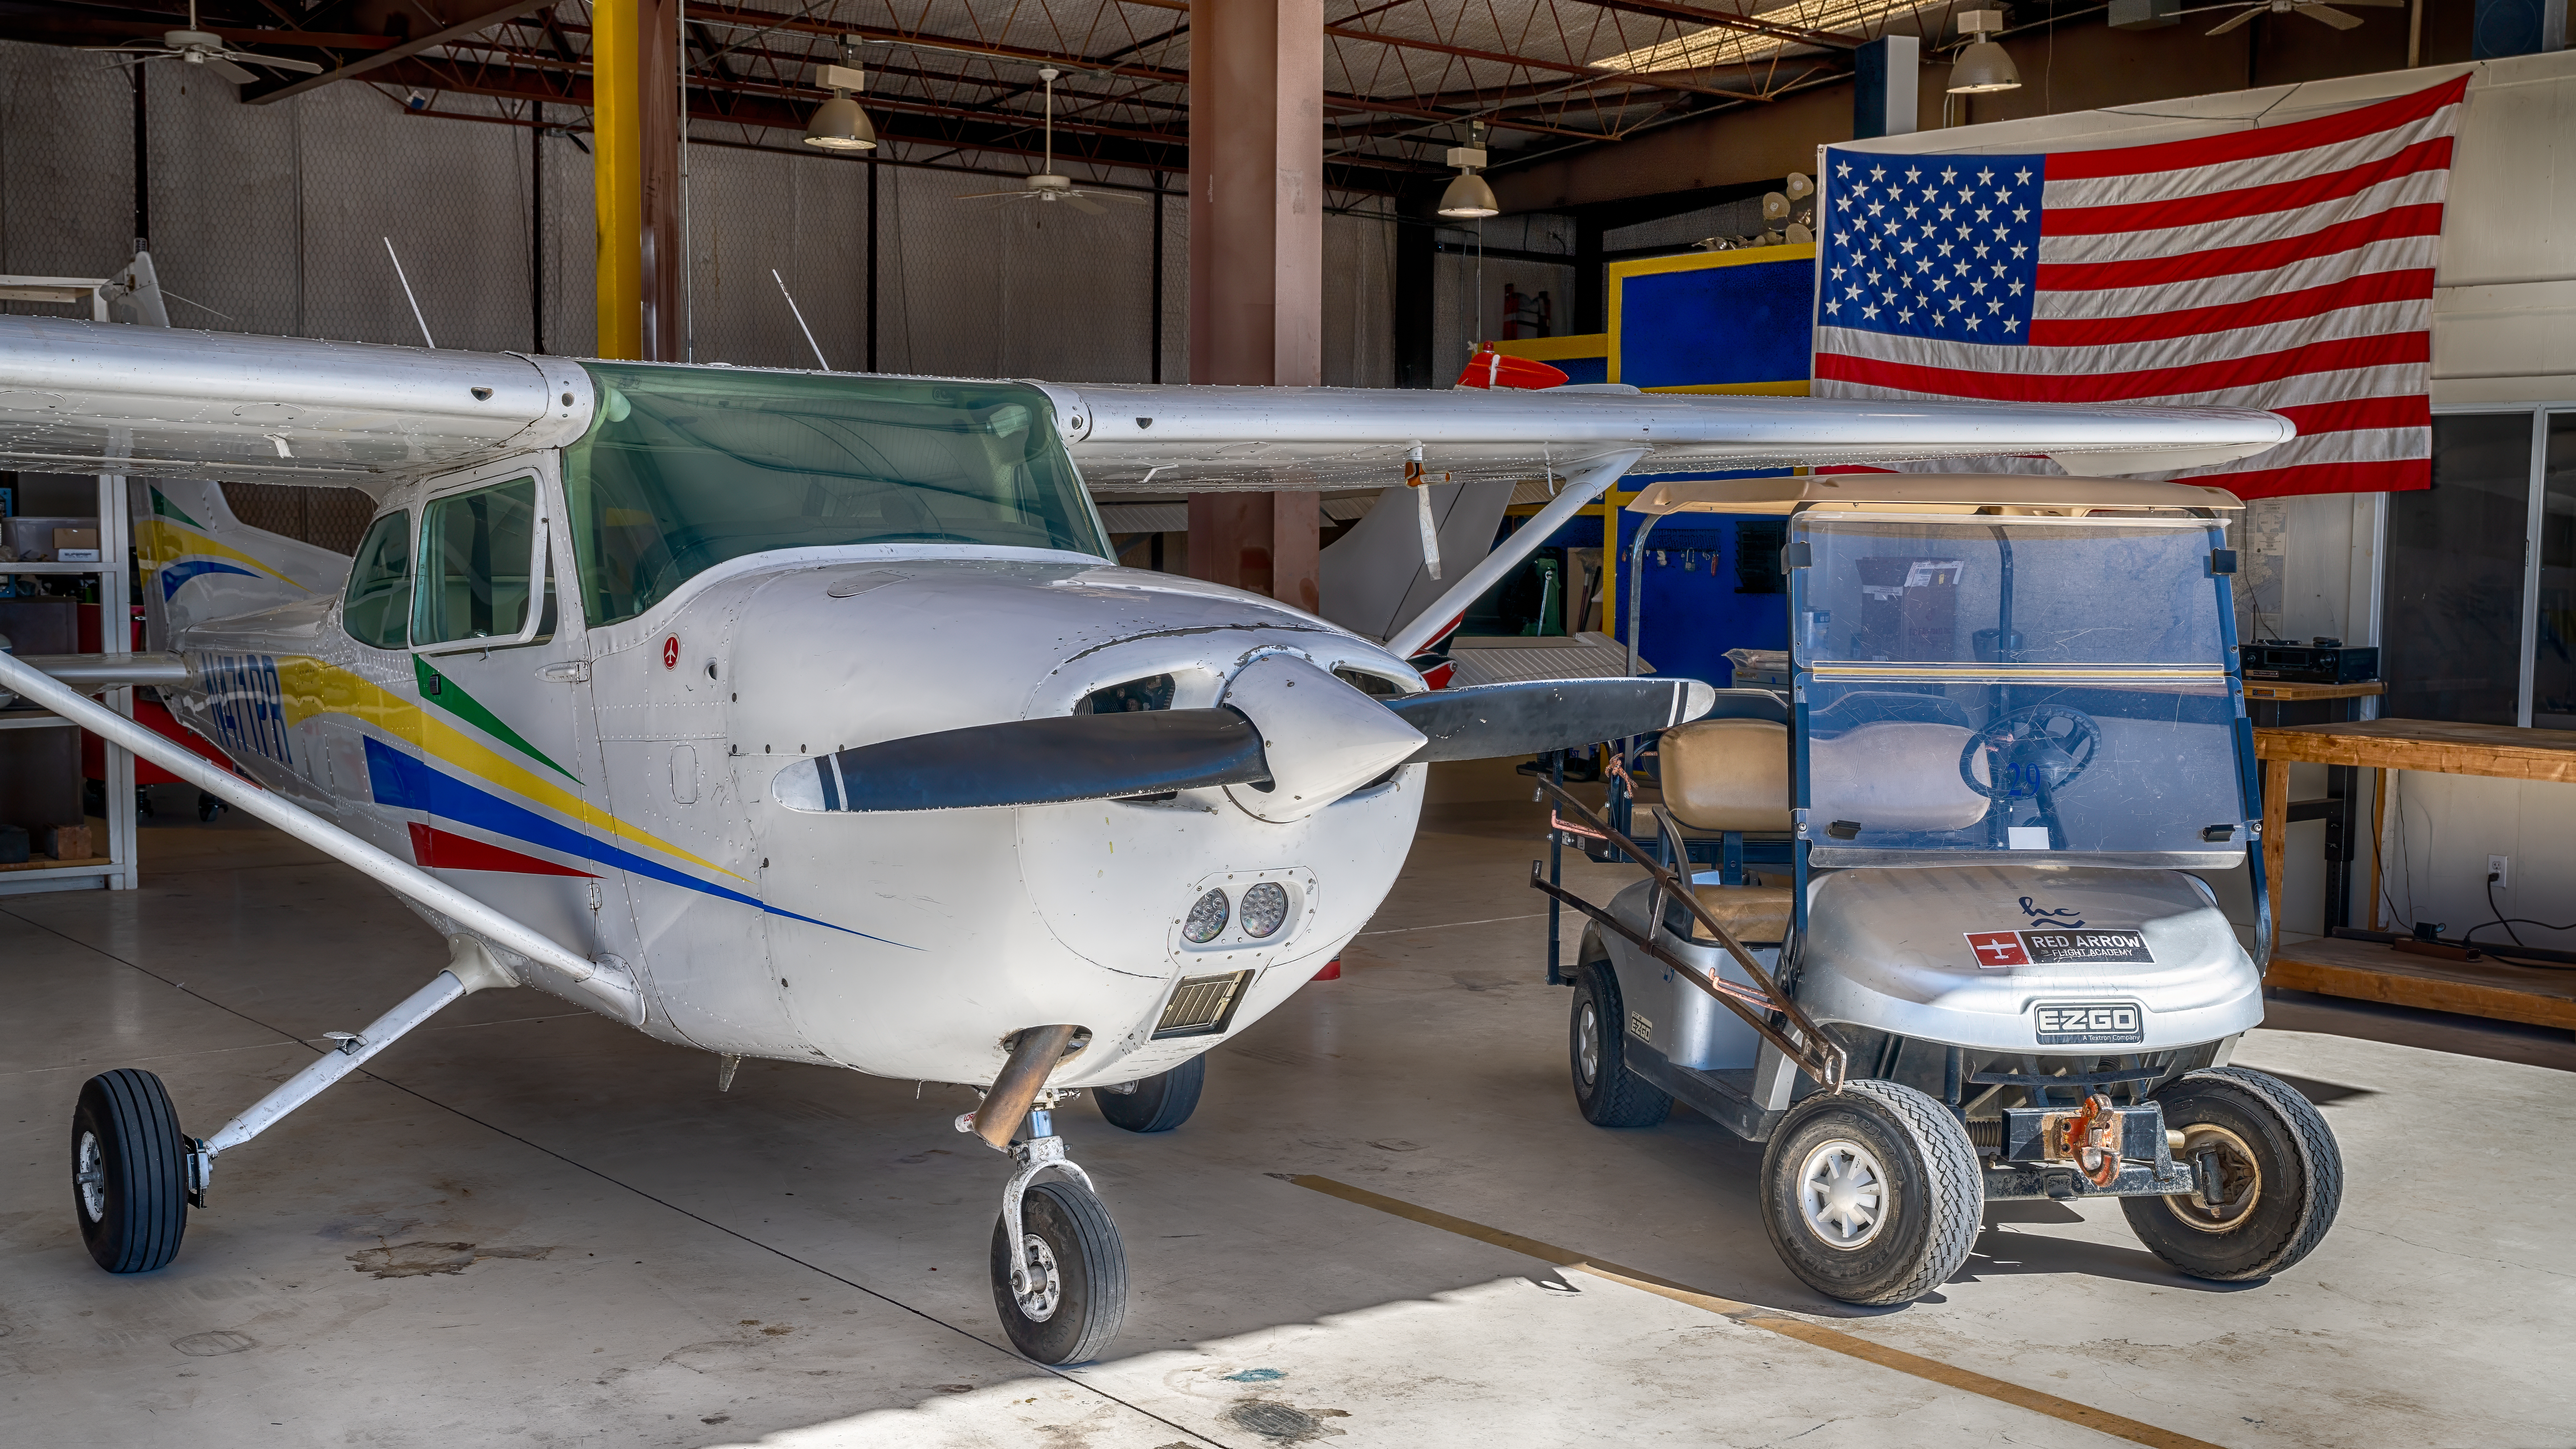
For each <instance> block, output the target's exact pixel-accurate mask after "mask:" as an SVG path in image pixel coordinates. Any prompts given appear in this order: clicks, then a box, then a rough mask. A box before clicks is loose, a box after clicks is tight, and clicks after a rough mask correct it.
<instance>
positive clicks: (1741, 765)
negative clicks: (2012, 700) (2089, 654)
mask: <svg viewBox="0 0 2576 1449" xmlns="http://www.w3.org/2000/svg"><path fill="white" fill-rule="evenodd" d="M1717 696H1718V703H1717V707H1716V708H1715V709H1713V710H1712V711H1711V712H1710V713H1709V714H1708V715H1707V716H1706V717H1704V718H1701V719H1698V720H1694V721H1692V722H1691V723H1689V724H1685V725H1676V726H1674V727H1673V728H1671V729H1668V730H1666V731H1664V734H1663V741H1662V743H1661V744H1660V745H1659V746H1657V749H1658V751H1659V758H1660V760H1661V778H1662V784H1663V790H1664V808H1666V809H1667V810H1670V811H1671V812H1672V815H1673V819H1675V820H1677V821H1679V822H1680V823H1682V824H1683V825H1686V826H1688V827H1690V828H1691V829H1694V830H1705V831H1717V832H1721V833H1739V832H1741V833H1756V832H1773V833H1782V832H1786V831H1788V830H1789V829H1790V828H1791V822H1790V816H1789V727H1788V724H1787V706H1786V705H1785V703H1783V702H1782V701H1781V699H1780V697H1779V696H1778V695H1776V694H1773V693H1771V692H1770V691H1769V690H1761V689H1721V690H1719V691H1718V692H1717ZM1975 734H1976V732H1975V731H1974V730H1973V729H1971V728H1970V727H1969V723H1968V719H1967V716H1966V714H1965V713H1964V712H1962V711H1961V710H1960V709H1959V708H1958V706H1956V705H1954V704H1951V703H1950V702H1949V701H1948V700H1945V699H1942V698H1939V697H1937V696H1930V695H1921V694H1896V693H1858V694H1850V695H1846V696H1844V697H1843V698H1842V699H1840V700H1839V701H1837V702H1836V703H1835V704H1833V705H1831V706H1828V707H1826V708H1823V709H1820V710H1818V711H1816V713H1815V715H1814V717H1813V719H1812V720H1811V721H1810V723H1809V726H1808V735H1807V752H1808V756H1809V760H1808V790H1809V793H1810V795H1811V797H1812V799H1813V804H1812V806H1811V807H1810V810H1809V814H1808V818H1809V819H1810V820H1812V821H1814V822H1815V825H1816V829H1817V831H1818V834H1819V835H1820V836H1821V835H1823V834H1825V833H1826V832H1827V830H1828V829H1829V827H1830V826H1832V825H1834V824H1843V825H1844V826H1845V828H1846V830H1848V829H1849V828H1850V827H1851V826H1854V825H1857V826H1858V827H1859V828H1860V829H1864V830H1871V831H1916V830H1928V831H1947V830H1964V829H1966V828H1968V827H1969V826H1971V825H1974V824H1976V823H1977V822H1978V821H1979V820H1981V819H1983V818H1985V813H1986V799H1985V797H1984V796H1983V795H1981V794H1979V793H1978V791H1977V789H1976V787H1975V786H1973V785H1970V784H1969V783H1968V782H1967V781H1966V779H1965V778H1964V777H1963V776H1962V774H1961V757H1962V755H1963V754H1964V753H1965V752H1966V750H1967V748H1968V745H1969V742H1970V741H1971V740H1972V739H1974V738H1975ZM1970 768H1972V769H1974V770H1975V772H1976V774H1977V777H1978V778H1979V779H1980V780H1982V779H1983V778H1984V775H1985V762H1984V761H1983V759H1981V758H1980V759H1975V760H1973V761H1972V762H1971V765H1970ZM1835 838H1837V839H1840V838H1844V836H1843V834H1842V833H1841V832H1835Z"/></svg>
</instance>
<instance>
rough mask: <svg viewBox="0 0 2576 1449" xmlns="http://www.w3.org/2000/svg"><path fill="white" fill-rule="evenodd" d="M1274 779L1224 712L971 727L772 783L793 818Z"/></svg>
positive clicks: (1257, 738)
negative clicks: (796, 815)
mask: <svg viewBox="0 0 2576 1449" xmlns="http://www.w3.org/2000/svg"><path fill="white" fill-rule="evenodd" d="M1269 777H1270V765H1269V762H1268V761H1267V760H1266V759H1264V758H1263V756H1262V752H1261V731H1259V730H1258V729H1255V728H1254V727H1253V725H1252V723H1251V721H1249V720H1246V719H1245V718H1244V717H1243V716H1242V715H1240V714H1237V713H1236V712H1234V711H1233V710H1230V709H1156V710H1136V711H1132V712H1129V713H1126V714H1076V715H1064V716H1060V717H1055V718H1049V719H1024V720H1011V721H1008V722H1006V723H1003V724H989V725H973V726H970V727H968V728H966V729H958V730H941V731H939V732H937V733H935V734H926V735H912V736H910V737H908V738H905V739H899V740H886V741H884V742H883V743H880V744H873V745H861V746H859V747H858V748H857V749H852V750H842V751H841V752H839V753H838V754H832V755H824V756H820V757H817V758H815V759H810V760H799V761H797V762H796V763H795V764H793V765H790V766H788V767H787V768H786V769H784V770H781V771H779V772H778V775H777V778H776V779H775V781H773V783H772V784H771V786H770V791H771V793H772V794H773V795H774V796H776V798H777V800H778V803H780V804H782V805H784V806H786V807H787V808H788V809H790V810H808V811H844V810H856V811H876V810H968V809H974V808H977V807H981V806H995V805H1053V804H1059V803H1062V802H1064V801H1068V800H1115V799H1119V798H1122V797H1126V796H1131V795H1162V794H1168V793H1170V792H1171V791H1174V790H1197V789H1205V788H1207V787H1210V786H1215V785H1248V784H1251V783H1253V782H1254V781H1257V780H1266V779H1268V778H1269Z"/></svg>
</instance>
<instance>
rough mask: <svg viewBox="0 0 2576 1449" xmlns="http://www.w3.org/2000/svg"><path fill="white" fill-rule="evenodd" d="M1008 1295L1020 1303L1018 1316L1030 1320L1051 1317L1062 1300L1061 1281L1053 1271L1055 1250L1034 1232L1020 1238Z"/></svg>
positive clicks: (1032, 1321) (1062, 1281) (1044, 1320)
mask: <svg viewBox="0 0 2576 1449" xmlns="http://www.w3.org/2000/svg"><path fill="white" fill-rule="evenodd" d="M1011 1297H1012V1298H1013V1299H1014V1300H1016V1301H1017V1302H1018V1303H1019V1305H1020V1316H1021V1317H1022V1318H1025V1319H1027V1320H1029V1321H1030V1322H1031V1323H1044V1322H1046V1321H1047V1320H1048V1319H1050V1318H1053V1317H1055V1309H1056V1305H1057V1304H1058V1303H1061V1302H1063V1301H1064V1280H1063V1279H1062V1278H1060V1277H1058V1276H1057V1274H1056V1267H1055V1249H1053V1248H1050V1247H1048V1246H1047V1245H1046V1240H1045V1239H1044V1238H1041V1237H1039V1236H1038V1235H1037V1234H1035V1233H1026V1234H1023V1235H1022V1236H1021V1238H1020V1266H1019V1267H1017V1268H1014V1269H1012V1270H1011Z"/></svg>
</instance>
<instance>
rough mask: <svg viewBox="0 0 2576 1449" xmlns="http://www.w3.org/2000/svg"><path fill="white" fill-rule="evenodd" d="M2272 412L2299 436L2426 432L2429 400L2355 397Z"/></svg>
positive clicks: (2430, 418) (2418, 396)
mask: <svg viewBox="0 0 2576 1449" xmlns="http://www.w3.org/2000/svg"><path fill="white" fill-rule="evenodd" d="M2272 411H2274V412H2276V413H2279V414H2280V415H2281V416H2283V417H2285V418H2288V419H2289V420H2290V421H2291V422H2292V423H2295V424H2297V425H2298V429H2299V436H2300V437H2303V438H2307V437H2314V436H2315V435H2317V434H2319V433H2351V432H2359V431H2362V430H2364V429H2368V428H2429V427H2431V426H2433V400H2432V399H2431V398H2430V397H2427V396H2425V395H2424V394H2422V393H2420V392H2419V393H2414V394H2411V395H2409V396H2406V397H2355V398H2345V399H2343V400H2342V401H2340V402H2326V403H2305V404H2301V405H2298V406H2295V407H2278V408H2274V409H2272Z"/></svg>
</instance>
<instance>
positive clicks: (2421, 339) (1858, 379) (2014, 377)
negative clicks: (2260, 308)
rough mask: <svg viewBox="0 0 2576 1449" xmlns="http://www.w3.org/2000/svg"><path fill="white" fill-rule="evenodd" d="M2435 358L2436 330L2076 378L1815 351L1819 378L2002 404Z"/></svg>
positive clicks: (2212, 388) (2211, 385)
mask: <svg viewBox="0 0 2576 1449" xmlns="http://www.w3.org/2000/svg"><path fill="white" fill-rule="evenodd" d="M2432 358H2433V338H2432V334H2431V333H2429V332H2386V333H2381V334H2378V335H2376V336H2371V337H2340V338H2336V339H2334V340H2333V341H2330V342H2312V343H2309V344H2307V345H2306V346H2304V347H2293V348H2288V349H2286V350H2284V351H2280V352H2265V353H2257V354H2255V355H2254V356H2251V357H2231V358H2224V359H2221V360H2218V361H2214V362H2195V363H2190V364H2187V365H2185V366H2182V367H2159V368H2152V369H2148V370H2145V371H2139V372H2114V373H2107V374H2087V375H2082V376H2074V377H2055V376H2045V375H2031V374H2020V373H1995V372H1977V371H1972V370H1969V369H1965V368H1956V367H1923V366H1919V365H1916V364H1914V363H1905V362H1888V361H1885V360H1883V359H1880V358H1875V357H1854V356H1851V355H1849V354H1847V353H1840V352H1819V353H1817V354H1816V376H1817V377H1818V378H1819V379H1825V380H1830V381H1834V382H1851V383H1859V384H1862V385H1863V386H1867V387H1888V388H1897V389H1900V390H1902V391H1905V392H1913V393H1921V394H1924V395H1926V396H1930V397H1972V398H1985V399H1988V400H1990V401H1996V402H2122V401H2126V400H2130V399H2134V398H2142V397H2168V396H2171V395H2173V394H2176V393H2204V392H2217V391H2219V390H2221V389H2224V388H2231V387H2258V386H2260V385H2262V384H2264V383H2267V382H2279V381H2280V380H2281V379H2282V378H2285V377H2296V376H2298V375H2299V374H2301V373H2305V372H2343V371H2347V370H2350V369H2352V368H2356V367H2386V366H2390V365H2393V364H2398V363H2410V362H2430V361H2432Z"/></svg>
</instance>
